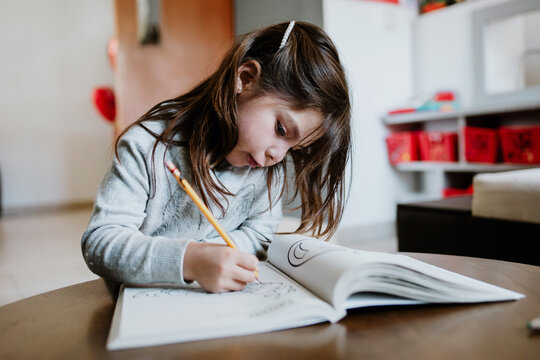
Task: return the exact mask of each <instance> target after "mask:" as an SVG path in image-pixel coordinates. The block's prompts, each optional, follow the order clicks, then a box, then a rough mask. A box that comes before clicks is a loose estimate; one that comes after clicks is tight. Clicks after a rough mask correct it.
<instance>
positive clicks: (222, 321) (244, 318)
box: [107, 263, 345, 349]
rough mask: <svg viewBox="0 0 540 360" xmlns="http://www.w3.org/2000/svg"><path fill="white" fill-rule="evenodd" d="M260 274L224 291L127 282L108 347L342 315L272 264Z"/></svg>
mask: <svg viewBox="0 0 540 360" xmlns="http://www.w3.org/2000/svg"><path fill="white" fill-rule="evenodd" d="M259 279H260V280H261V283H252V284H248V286H247V287H246V288H245V289H244V290H242V291H235V292H227V293H208V292H206V291H205V290H204V289H202V288H201V287H199V286H197V284H196V283H194V284H192V286H189V287H159V288H155V287H125V288H124V289H123V292H122V293H121V297H119V299H118V302H117V308H116V310H115V316H114V319H113V324H112V326H111V332H110V335H109V342H108V345H107V347H108V348H109V349H121V348H127V347H139V346H148V345H158V344H166V343H172V342H182V341H191V340H201V339H209V338H215V337H224V336H234V335H245V334H253V333H257V332H263V331H272V330H279V329H284V328H291V327H296V326H303V325H308V324H314V323H317V322H323V321H327V320H328V321H332V322H335V321H337V320H339V319H340V318H341V317H343V316H344V315H345V314H344V313H337V312H336V311H335V310H334V309H333V308H332V307H331V306H330V305H329V304H327V303H325V302H324V301H322V300H320V299H319V298H317V297H316V296H314V295H313V294H311V293H310V292H308V291H306V290H305V289H304V288H302V287H301V286H299V285H298V284H297V283H296V282H294V281H292V280H290V279H289V278H288V277H286V276H284V275H283V274H281V273H280V272H279V271H278V270H277V269H275V268H274V267H273V266H272V265H270V264H267V263H261V264H260V271H259Z"/></svg>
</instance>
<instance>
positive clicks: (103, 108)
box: [92, 87, 116, 122]
mask: <svg viewBox="0 0 540 360" xmlns="http://www.w3.org/2000/svg"><path fill="white" fill-rule="evenodd" d="M92 95H93V96H92V97H93V100H94V106H95V107H96V109H97V110H98V112H99V113H100V114H101V115H102V116H103V117H104V118H105V120H107V121H109V122H114V119H115V118H116V104H115V101H114V91H113V90H112V89H111V88H108V87H100V88H95V89H94V91H93V94H92Z"/></svg>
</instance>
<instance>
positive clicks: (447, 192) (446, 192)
mask: <svg viewBox="0 0 540 360" xmlns="http://www.w3.org/2000/svg"><path fill="white" fill-rule="evenodd" d="M473 192H474V190H473V186H472V185H471V186H469V187H468V188H466V189H460V188H453V187H446V188H444V189H443V193H442V195H443V197H444V198H447V197H452V196H463V195H472V194H473Z"/></svg>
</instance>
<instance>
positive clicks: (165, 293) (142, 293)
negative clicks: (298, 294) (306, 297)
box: [131, 282, 296, 299]
mask: <svg viewBox="0 0 540 360" xmlns="http://www.w3.org/2000/svg"><path fill="white" fill-rule="evenodd" d="M295 291H296V289H295V288H294V287H293V286H291V285H288V284H284V283H282V282H264V283H260V284H258V283H251V284H247V285H246V287H245V289H244V290H241V291H231V292H224V293H209V292H207V291H206V290H205V289H203V288H199V287H197V288H196V287H192V288H151V289H140V290H137V291H136V292H135V293H134V294H132V295H131V296H132V298H140V297H151V298H156V297H183V296H190V297H193V296H204V297H207V296H238V295H242V294H249V295H253V296H259V297H263V298H267V299H279V298H281V297H283V296H285V295H287V294H290V293H293V292H295Z"/></svg>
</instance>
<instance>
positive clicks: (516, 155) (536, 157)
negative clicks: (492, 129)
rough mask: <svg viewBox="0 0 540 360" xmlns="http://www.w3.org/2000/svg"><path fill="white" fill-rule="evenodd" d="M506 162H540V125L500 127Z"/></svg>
mask: <svg viewBox="0 0 540 360" xmlns="http://www.w3.org/2000/svg"><path fill="white" fill-rule="evenodd" d="M499 136H500V139H501V148H502V153H503V159H504V162H507V163H514V164H540V126H528V127H505V126H501V127H500V128H499Z"/></svg>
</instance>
